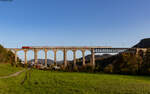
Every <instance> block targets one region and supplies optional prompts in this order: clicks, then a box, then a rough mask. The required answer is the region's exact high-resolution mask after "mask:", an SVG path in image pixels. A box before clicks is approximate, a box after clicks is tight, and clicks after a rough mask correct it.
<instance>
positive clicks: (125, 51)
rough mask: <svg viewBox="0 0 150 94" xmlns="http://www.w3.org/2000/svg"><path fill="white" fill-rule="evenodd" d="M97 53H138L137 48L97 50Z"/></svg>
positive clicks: (95, 50)
mask: <svg viewBox="0 0 150 94" xmlns="http://www.w3.org/2000/svg"><path fill="white" fill-rule="evenodd" d="M94 52H95V53H136V48H95V49H94Z"/></svg>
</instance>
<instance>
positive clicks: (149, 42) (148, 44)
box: [133, 38, 150, 48]
mask: <svg viewBox="0 0 150 94" xmlns="http://www.w3.org/2000/svg"><path fill="white" fill-rule="evenodd" d="M133 48H150V38H145V39H142V40H141V41H140V42H139V43H138V44H136V45H135V46H133Z"/></svg>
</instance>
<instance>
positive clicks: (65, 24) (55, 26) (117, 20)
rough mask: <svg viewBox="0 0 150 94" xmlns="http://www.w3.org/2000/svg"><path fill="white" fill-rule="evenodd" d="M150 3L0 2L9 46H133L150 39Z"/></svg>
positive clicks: (0, 32) (3, 39) (1, 29)
mask: <svg viewBox="0 0 150 94" xmlns="http://www.w3.org/2000/svg"><path fill="white" fill-rule="evenodd" d="M149 5H150V0H13V1H12V2H9V1H8V2H7V1H5V2H4V1H0V43H1V44H3V45H4V46H5V47H8V48H12V47H21V46H23V45H29V46H30V45H31V46H113V47H131V46H132V45H134V44H136V43H137V42H138V41H139V40H140V39H142V38H147V37H150V6H149Z"/></svg>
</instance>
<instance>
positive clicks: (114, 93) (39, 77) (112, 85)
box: [0, 70, 150, 94]
mask: <svg viewBox="0 0 150 94" xmlns="http://www.w3.org/2000/svg"><path fill="white" fill-rule="evenodd" d="M26 74H27V75H26ZM26 78H27V79H26ZM0 94H150V77H146V76H125V75H110V74H89V73H67V72H50V71H41V70H30V71H28V72H27V73H26V72H24V73H22V74H21V75H19V76H17V77H13V78H8V79H0Z"/></svg>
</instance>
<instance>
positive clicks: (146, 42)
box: [96, 38, 150, 75]
mask: <svg viewBox="0 0 150 94" xmlns="http://www.w3.org/2000/svg"><path fill="white" fill-rule="evenodd" d="M133 48H150V38H147V39H142V40H141V41H140V42H139V43H138V44H136V45H135V46H133ZM149 52H150V50H148V51H147V53H146V54H145V55H144V56H138V57H137V56H136V55H135V54H133V53H120V54H118V55H114V56H112V57H109V58H106V59H103V60H96V69H97V71H103V72H107V73H117V74H118V73H119V74H142V75H143V74H146V75H147V74H148V75H149V74H150V66H149V64H150V53H149Z"/></svg>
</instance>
